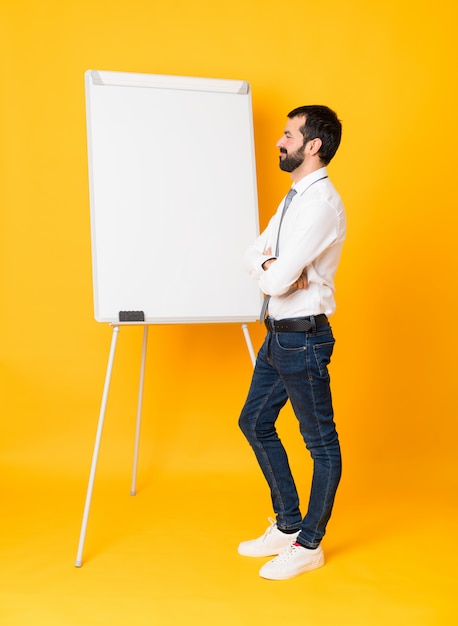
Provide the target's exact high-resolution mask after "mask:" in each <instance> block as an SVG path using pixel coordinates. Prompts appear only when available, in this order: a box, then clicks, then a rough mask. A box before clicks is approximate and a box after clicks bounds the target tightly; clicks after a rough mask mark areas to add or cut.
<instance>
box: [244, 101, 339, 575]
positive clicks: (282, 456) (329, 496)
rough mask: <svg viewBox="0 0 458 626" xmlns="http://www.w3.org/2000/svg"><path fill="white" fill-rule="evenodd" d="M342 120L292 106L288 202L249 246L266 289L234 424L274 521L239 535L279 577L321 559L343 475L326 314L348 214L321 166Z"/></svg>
mask: <svg viewBox="0 0 458 626" xmlns="http://www.w3.org/2000/svg"><path fill="white" fill-rule="evenodd" d="M341 132H342V126H341V123H340V121H339V120H338V118H337V116H336V114H335V113H334V112H333V111H332V110H330V109H329V108H328V107H325V106H318V105H313V106H303V107H299V108H297V109H294V110H293V111H291V112H290V113H289V114H288V120H287V124H286V127H285V130H284V134H283V136H282V138H281V139H280V140H279V141H278V143H277V147H278V148H279V149H280V168H281V169H282V170H283V171H285V172H289V173H290V175H291V178H292V180H293V185H292V189H293V190H294V192H295V193H294V192H290V193H289V194H288V196H291V195H292V196H293V197H292V200H290V198H289V197H288V196H287V203H288V202H289V201H290V205H289V206H287V207H286V209H287V210H286V212H285V213H284V216H283V217H282V213H283V208H284V203H283V202H282V204H281V205H280V207H279V208H278V210H277V213H276V214H275V215H274V216H273V218H272V219H271V220H270V222H269V224H268V226H267V228H266V230H265V231H264V232H263V233H262V234H261V235H260V236H259V237H258V238H257V239H256V241H255V242H254V243H253V245H252V246H250V248H249V249H248V250H247V252H246V255H245V265H246V269H247V271H248V273H249V274H250V275H251V276H252V277H253V278H254V279H256V280H259V285H260V288H261V289H262V291H263V292H264V293H265V294H267V296H266V298H267V300H266V303H268V317H267V318H266V319H265V323H266V326H267V330H268V333H267V336H266V338H265V341H264V344H263V345H262V347H261V349H260V351H259V354H258V356H257V360H256V367H255V370H254V374H253V379H252V382H251V387H250V390H249V393H248V397H247V400H246V403H245V406H244V407H243V410H242V413H241V416H240V420H239V425H240V428H241V429H242V431H243V433H244V435H245V436H246V438H247V440H248V442H249V443H250V445H251V446H252V448H253V450H254V453H255V455H256V458H257V460H258V463H259V465H260V467H261V470H262V472H263V474H264V476H265V478H266V480H267V483H268V485H269V487H270V492H271V498H272V505H273V509H274V511H275V514H276V521H275V522H274V521H273V520H270V521H271V526H270V527H269V528H268V529H267V530H266V532H265V533H264V534H263V535H262V536H261V537H259V538H257V539H253V540H250V541H243V542H242V543H241V544H240V545H239V548H238V551H239V553H240V554H242V555H244V556H258V557H266V556H275V555H278V556H276V558H274V559H273V560H270V561H269V562H267V563H265V564H264V565H263V567H262V568H261V570H260V572H259V574H260V576H262V577H263V578H269V579H272V580H283V579H287V578H292V577H294V576H297V575H298V574H301V573H303V572H306V571H309V570H312V569H315V568H317V567H320V566H321V565H323V564H324V556H323V551H322V548H321V540H322V538H323V536H324V534H325V531H326V525H327V523H328V520H329V518H330V516H331V511H332V507H333V503H334V497H335V493H336V490H337V486H338V484H339V481H340V475H341V456H340V446H339V439H338V436H337V432H336V428H335V424H334V415H333V408H332V400H331V390H330V379H329V374H328V364H329V362H330V359H331V355H332V351H333V346H334V337H333V334H332V330H331V327H330V325H329V321H328V316H330V315H331V314H332V313H333V312H334V310H335V301H334V275H335V272H336V270H337V265H338V262H339V258H340V254H341V250H342V245H343V241H344V239H345V231H346V219H345V212H344V207H343V204H342V201H341V199H340V196H339V195H338V193H337V191H336V190H335V188H334V186H333V185H332V183H331V181H330V180H329V178H328V174H327V170H326V165H327V164H328V163H329V162H330V161H331V159H332V158H333V156H334V154H335V153H336V151H337V148H338V147H339V144H340V138H341ZM288 399H289V400H290V402H291V405H292V407H293V410H294V413H295V415H296V417H297V419H298V421H299V427H300V432H301V434H302V437H303V439H304V442H305V445H306V447H307V449H308V451H309V453H310V455H311V457H312V460H313V478H312V485H311V491H310V499H309V504H308V510H307V513H306V515H305V517H302V514H301V512H300V510H299V498H298V494H297V490H296V486H295V483H294V479H293V476H292V474H291V470H290V467H289V463H288V457H287V454H286V451H285V449H284V447H283V444H282V443H281V441H280V439H279V437H278V434H277V431H276V428H275V422H276V420H277V417H278V414H279V412H280V409H281V408H282V407H283V406H284V405H285V403H286V401H287V400H288Z"/></svg>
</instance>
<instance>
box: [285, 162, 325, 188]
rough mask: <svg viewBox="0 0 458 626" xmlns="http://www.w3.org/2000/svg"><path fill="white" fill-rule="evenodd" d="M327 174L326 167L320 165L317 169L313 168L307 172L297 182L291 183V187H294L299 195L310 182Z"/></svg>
mask: <svg viewBox="0 0 458 626" xmlns="http://www.w3.org/2000/svg"><path fill="white" fill-rule="evenodd" d="M327 175H328V172H327V170H326V167H320V169H319V170H315V171H314V172H311V173H310V174H307V176H304V178H301V179H300V180H299V181H297V183H293V185H292V189H295V190H296V191H297V193H298V194H299V195H301V194H303V193H304V191H305V190H306V189H307V188H308V187H310V185H311V184H312V183H314V182H315V181H317V180H319V179H320V178H323V177H324V176H327Z"/></svg>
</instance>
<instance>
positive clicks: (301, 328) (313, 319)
mask: <svg viewBox="0 0 458 626" xmlns="http://www.w3.org/2000/svg"><path fill="white" fill-rule="evenodd" d="M264 323H265V325H266V328H267V330H268V331H270V332H271V333H307V332H308V331H309V330H312V329H313V332H315V330H316V329H317V328H320V327H321V326H326V324H328V318H327V317H326V315H325V314H324V313H320V315H309V316H308V317H291V318H287V319H284V320H274V319H273V318H272V317H266V319H265V320H264Z"/></svg>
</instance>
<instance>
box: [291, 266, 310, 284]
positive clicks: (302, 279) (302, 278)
mask: <svg viewBox="0 0 458 626" xmlns="http://www.w3.org/2000/svg"><path fill="white" fill-rule="evenodd" d="M292 286H293V287H295V288H296V289H308V288H309V281H308V280H307V268H305V269H304V270H303V271H302V274H301V275H300V276H299V278H298V279H297V280H296V282H295V283H293V285H292Z"/></svg>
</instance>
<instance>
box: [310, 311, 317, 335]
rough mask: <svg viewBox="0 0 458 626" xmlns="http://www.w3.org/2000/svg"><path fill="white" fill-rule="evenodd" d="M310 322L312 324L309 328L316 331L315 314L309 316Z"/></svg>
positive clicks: (313, 331)
mask: <svg viewBox="0 0 458 626" xmlns="http://www.w3.org/2000/svg"><path fill="white" fill-rule="evenodd" d="M310 323H311V325H312V328H311V329H310V330H311V332H312V333H316V322H315V316H314V315H311V316H310Z"/></svg>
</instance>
